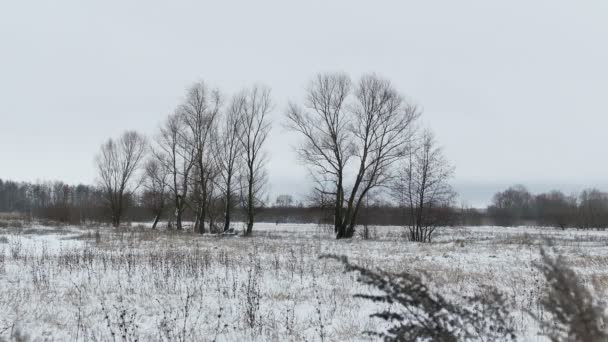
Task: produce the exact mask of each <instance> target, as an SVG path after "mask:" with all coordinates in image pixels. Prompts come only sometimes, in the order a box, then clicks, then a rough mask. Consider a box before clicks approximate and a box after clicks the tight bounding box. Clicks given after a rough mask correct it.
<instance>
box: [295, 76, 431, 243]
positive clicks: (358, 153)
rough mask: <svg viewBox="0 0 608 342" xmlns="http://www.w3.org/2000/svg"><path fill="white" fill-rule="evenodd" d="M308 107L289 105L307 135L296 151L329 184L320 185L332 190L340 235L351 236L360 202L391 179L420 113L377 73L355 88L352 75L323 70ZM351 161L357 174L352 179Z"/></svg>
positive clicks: (308, 98) (299, 129)
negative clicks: (348, 176) (350, 175)
mask: <svg viewBox="0 0 608 342" xmlns="http://www.w3.org/2000/svg"><path fill="white" fill-rule="evenodd" d="M305 105H306V109H302V108H300V107H299V106H297V105H295V104H293V103H292V104H290V105H289V108H288V111H287V119H288V127H289V128H290V129H292V130H294V131H296V132H299V133H300V134H301V135H302V136H303V138H304V139H303V141H302V144H301V145H300V146H299V147H298V149H297V152H298V155H299V157H300V159H301V160H302V161H303V162H304V163H306V164H308V165H309V167H310V169H311V173H312V174H313V178H314V179H317V180H322V183H324V184H319V186H318V188H319V189H323V191H324V192H327V191H328V189H327V188H328V186H327V185H328V184H331V188H333V190H332V189H329V191H330V192H333V193H335V204H334V208H335V212H334V216H335V222H334V225H335V230H336V233H337V237H338V238H350V237H352V236H353V234H354V227H355V224H356V218H357V215H358V211H359V208H360V206H361V201H362V200H363V198H364V196H365V195H366V194H367V193H368V192H369V191H370V190H372V189H373V188H375V187H378V186H382V185H386V184H387V182H388V180H390V179H391V178H392V170H391V167H392V166H393V164H394V163H395V162H396V161H397V160H399V158H401V157H402V156H403V155H404V150H405V147H406V146H407V145H408V144H409V143H410V140H411V137H412V132H413V123H414V121H415V120H416V119H417V118H418V117H419V115H420V113H419V111H418V109H417V108H416V107H415V106H412V105H410V104H408V103H407V102H406V101H405V99H404V97H403V96H401V95H400V94H399V93H398V92H397V91H396V90H395V89H394V87H393V86H392V84H391V83H390V82H389V81H387V80H384V79H381V78H379V77H378V76H376V75H374V74H370V75H366V76H363V77H362V78H361V80H360V81H359V82H358V84H357V87H356V88H355V89H354V92H353V90H352V89H351V82H350V79H349V78H348V76H346V75H344V74H320V75H318V76H317V77H316V78H315V79H314V80H313V81H312V82H311V84H310V86H309V88H308V90H307V96H306V101H305ZM351 161H353V163H352V164H354V165H352V166H353V167H354V168H355V176H354V178H352V179H347V177H346V175H347V174H346V171H347V170H349V167H350V163H349V162H351ZM347 186H348V187H347Z"/></svg>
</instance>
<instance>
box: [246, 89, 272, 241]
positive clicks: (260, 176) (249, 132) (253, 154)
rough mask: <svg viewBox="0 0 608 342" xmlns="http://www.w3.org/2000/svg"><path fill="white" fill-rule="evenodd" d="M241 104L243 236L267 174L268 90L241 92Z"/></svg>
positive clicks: (257, 204)
mask: <svg viewBox="0 0 608 342" xmlns="http://www.w3.org/2000/svg"><path fill="white" fill-rule="evenodd" d="M243 99H244V105H243V107H242V109H243V113H242V115H241V118H240V119H241V129H242V134H241V135H240V136H239V140H240V144H241V148H242V151H243V158H244V166H245V169H244V174H243V177H242V178H243V179H244V183H245V184H244V185H243V186H242V187H241V189H244V190H245V192H246V193H245V195H243V196H241V197H242V198H243V202H244V206H245V208H246V211H247V230H246V231H245V234H246V235H250V234H251V232H252V230H253V224H254V216H255V207H256V206H259V204H260V203H261V196H262V194H263V190H264V187H265V185H266V180H267V174H266V170H265V168H264V164H265V162H266V156H265V155H264V154H263V150H262V147H263V146H264V143H265V142H266V139H267V138H268V133H269V132H270V122H269V121H268V114H269V113H270V111H271V109H272V100H271V97H270V89H269V88H265V87H260V86H254V87H253V88H251V89H250V90H246V91H244V92H243Z"/></svg>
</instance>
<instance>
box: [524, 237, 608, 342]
mask: <svg viewBox="0 0 608 342" xmlns="http://www.w3.org/2000/svg"><path fill="white" fill-rule="evenodd" d="M536 267H538V268H539V270H540V271H541V272H542V274H543V275H544V276H545V279H546V280H547V284H546V287H545V289H544V291H543V296H542V298H541V305H542V306H543V307H544V308H545V310H547V311H548V312H549V313H550V316H551V319H549V320H547V319H542V318H539V317H537V316H535V318H536V319H537V320H538V321H539V322H540V324H541V326H543V327H544V328H545V329H547V330H548V334H547V336H548V337H549V338H550V339H551V341H554V342H570V341H578V342H593V341H608V333H607V332H606V329H605V326H604V320H605V317H604V310H605V308H604V307H603V306H602V305H600V304H598V303H597V302H596V301H595V300H594V298H593V296H592V295H591V293H590V292H589V290H588V289H587V288H586V287H585V286H584V285H583V284H581V282H580V281H579V278H578V275H577V274H576V272H574V271H573V270H572V269H571V268H569V267H568V266H566V265H565V263H564V258H563V257H562V256H558V257H556V258H552V257H551V256H549V255H548V254H547V253H546V252H545V251H544V250H542V249H541V262H539V263H537V265H536Z"/></svg>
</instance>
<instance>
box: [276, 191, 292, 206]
mask: <svg viewBox="0 0 608 342" xmlns="http://www.w3.org/2000/svg"><path fill="white" fill-rule="evenodd" d="M274 206H275V207H279V208H288V207H291V206H293V196H291V195H289V194H282V195H278V196H277V198H276V199H275V202H274Z"/></svg>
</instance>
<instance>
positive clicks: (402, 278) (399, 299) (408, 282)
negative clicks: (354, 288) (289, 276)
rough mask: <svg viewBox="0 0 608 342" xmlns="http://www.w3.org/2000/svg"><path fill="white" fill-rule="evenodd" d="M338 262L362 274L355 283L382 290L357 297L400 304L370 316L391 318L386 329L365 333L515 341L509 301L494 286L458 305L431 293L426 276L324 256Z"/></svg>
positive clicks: (425, 338) (404, 337)
mask: <svg viewBox="0 0 608 342" xmlns="http://www.w3.org/2000/svg"><path fill="white" fill-rule="evenodd" d="M321 258H330V259H335V260H338V261H340V262H341V263H342V264H344V266H345V268H346V269H345V272H356V273H358V274H359V277H358V279H357V281H359V282H361V283H363V284H366V285H369V286H372V287H375V288H376V289H377V290H379V291H380V292H381V293H382V294H380V295H367V294H357V295H355V297H358V298H363V299H367V300H371V301H373V302H377V303H384V304H389V305H391V306H394V305H396V306H398V307H400V308H399V310H397V311H395V310H388V309H385V310H383V311H381V312H377V313H374V314H372V317H377V318H380V319H382V320H385V321H387V322H388V323H389V324H391V325H390V327H389V328H388V329H387V330H386V331H382V332H367V333H368V334H371V335H373V336H377V337H381V338H383V339H384V341H442V342H448V341H449V342H452V341H463V340H466V341H488V340H489V341H507V340H514V339H515V335H514V334H513V328H512V327H511V326H510V324H509V309H508V305H507V303H506V301H505V299H504V297H503V296H502V294H501V293H499V292H498V291H497V290H496V289H494V288H490V287H486V291H485V293H484V294H483V295H476V296H472V297H465V298H464V299H465V303H463V305H461V304H454V303H451V302H450V301H448V300H446V299H445V298H444V297H443V296H441V295H440V294H437V293H433V292H432V291H431V290H430V289H429V288H428V287H427V286H426V285H425V283H424V282H423V280H422V279H421V278H420V277H418V276H416V275H414V274H410V273H407V272H403V273H399V274H394V273H389V272H385V271H382V270H378V271H372V270H369V269H367V268H364V267H361V266H357V265H353V264H351V263H350V262H349V261H348V259H347V258H346V257H344V256H335V255H324V256H322V257H321Z"/></svg>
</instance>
